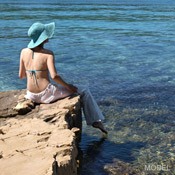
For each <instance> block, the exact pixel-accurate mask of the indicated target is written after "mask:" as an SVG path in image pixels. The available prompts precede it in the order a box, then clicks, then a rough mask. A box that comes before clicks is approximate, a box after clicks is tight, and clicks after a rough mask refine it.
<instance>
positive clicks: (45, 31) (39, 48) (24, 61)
mask: <svg viewBox="0 0 175 175" xmlns="http://www.w3.org/2000/svg"><path fill="white" fill-rule="evenodd" d="M54 30H55V23H49V24H42V23H39V22H37V23H34V24H33V25H32V26H31V27H30V28H29V30H28V36H29V37H30V38H31V41H30V43H29V44H28V48H25V49H22V51H21V55H20V67H19V77H20V78H21V79H22V78H27V94H26V96H25V97H26V98H27V99H31V100H32V101H34V102H36V103H51V102H54V101H56V100H59V99H62V98H65V97H67V96H70V95H72V94H73V93H79V94H80V98H81V101H82V107H83V112H84V115H85V119H86V122H87V124H88V125H92V126H93V127H95V128H98V129H100V130H101V131H102V132H104V133H106V134H107V131H106V130H105V129H104V127H103V124H102V122H101V121H102V120H103V119H104V116H103V115H102V113H101V111H100V109H99V107H98V105H97V103H96V102H95V100H94V98H93V96H92V94H91V92H90V91H89V90H88V89H87V88H86V89H79V88H77V87H75V86H74V85H72V84H68V83H67V82H65V81H64V80H63V79H62V78H61V77H60V76H59V75H58V74H57V71H56V68H55V59H54V54H53V52H52V51H50V50H47V49H45V48H44V44H45V43H47V42H48V41H49V38H51V37H52V36H53V34H54ZM49 75H50V77H51V78H52V79H53V80H54V81H55V82H56V83H57V84H58V85H59V86H58V85H53V84H51V83H50V79H49Z"/></svg>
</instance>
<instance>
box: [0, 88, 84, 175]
mask: <svg viewBox="0 0 175 175" xmlns="http://www.w3.org/2000/svg"><path fill="white" fill-rule="evenodd" d="M24 93H25V91H24V90H22V91H20V90H18V91H9V92H0V172H1V173H0V174H1V175H12V174H13V175H14V174H15V175H24V174H27V175H52V174H53V175H58V174H57V173H56V171H57V168H58V171H59V174H61V175H77V154H78V152H77V145H76V143H77V139H79V138H80V134H81V124H82V118H81V108H80V99H79V96H74V97H71V98H70V97H69V98H65V99H62V100H59V101H57V102H54V103H52V104H41V105H36V104H34V103H32V102H31V101H26V100H24V98H23V97H24V95H23V94H24ZM21 94H22V95H21ZM20 114H25V115H20ZM53 156H54V157H55V158H56V161H57V162H54V158H53ZM53 162H54V167H52V164H53ZM55 163H58V167H56V165H55ZM54 171H55V172H54Z"/></svg>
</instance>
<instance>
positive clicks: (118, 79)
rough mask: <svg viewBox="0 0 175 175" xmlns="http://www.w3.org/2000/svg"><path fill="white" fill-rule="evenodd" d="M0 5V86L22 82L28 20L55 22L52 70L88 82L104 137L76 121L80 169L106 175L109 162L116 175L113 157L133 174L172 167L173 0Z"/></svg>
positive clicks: (174, 130)
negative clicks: (20, 74)
mask: <svg viewBox="0 0 175 175" xmlns="http://www.w3.org/2000/svg"><path fill="white" fill-rule="evenodd" d="M0 11H1V16H0V22H1V25H0V38H1V41H0V53H1V56H0V91H7V90H14V89H22V88H26V81H25V80H20V79H19V78H18V68H19V56H20V51H21V49H22V48H24V47H26V46H27V44H28V43H29V41H30V39H29V38H28V37H27V30H28V28H29V27H30V26H31V25H32V24H33V23H34V22H43V23H49V22H55V23H56V30H55V34H54V37H53V38H52V39H50V40H49V43H47V44H46V47H47V48H48V49H51V50H52V51H53V52H54V54H55V60H56V68H57V71H58V73H59V74H60V75H61V76H62V77H63V78H64V79H65V80H66V81H68V82H70V83H73V84H75V85H77V86H78V85H82V84H83V85H86V86H89V88H90V89H91V91H92V94H93V95H94V97H95V99H96V100H97V103H98V104H99V106H100V108H101V110H102V112H103V113H104V115H105V116H106V120H105V126H106V128H107V130H108V131H109V134H108V138H107V139H103V138H101V133H100V132H99V131H98V130H96V129H94V128H92V127H90V126H86V123H85V121H84V122H83V135H82V141H81V143H80V152H82V154H81V156H82V158H83V159H82V160H83V161H82V169H81V172H80V174H81V175H89V174H91V175H107V174H110V172H111V168H110V167H112V168H113V169H114V172H113V174H115V173H116V172H117V168H116V164H117V162H120V163H121V162H122V166H123V167H129V168H130V169H132V170H133V169H136V170H138V171H139V173H140V172H141V173H147V172H149V171H150V172H151V173H152V174H156V173H157V174H158V173H160V172H161V173H162V174H167V175H168V173H169V174H171V173H172V174H173V172H174V164H175V137H174V135H175V114H174V113H175V2H174V1H173V0H167V1H166V0H164V1H163V0H161V1H159V0H154V1H150V0H140V1H134V0H125V1H114V0H113V1H112V0H110V1H105V0H103V1H83V0H82V1H81V0H79V1H69V0H67V1H58V0H50V1H46V0H40V1H33V0H31V1H30V2H26V1H24V0H16V1H12V0H11V1H10V0H6V1H2V0H1V1H0ZM149 165H150V167H152V166H153V167H157V166H159V167H160V166H161V165H163V166H166V167H168V170H169V171H168V172H167V171H162V169H161V170H160V171H159V170H157V169H156V170H152V169H151V170H148V166H149ZM145 167H147V169H145ZM128 171H131V170H128ZM139 173H138V174H139Z"/></svg>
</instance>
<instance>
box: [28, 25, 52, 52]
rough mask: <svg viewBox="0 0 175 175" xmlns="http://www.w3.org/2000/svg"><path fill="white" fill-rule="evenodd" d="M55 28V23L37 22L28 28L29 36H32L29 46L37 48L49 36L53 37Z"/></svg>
mask: <svg viewBox="0 0 175 175" xmlns="http://www.w3.org/2000/svg"><path fill="white" fill-rule="evenodd" d="M54 30H55V23H54V22H52V23H49V24H42V23H40V22H36V23H34V24H32V26H31V27H30V28H29V30H28V36H29V37H30V38H31V41H30V43H29V44H28V48H31V49H32V48H35V47H37V46H39V45H40V44H41V43H42V42H44V41H45V40H47V39H48V38H52V36H53V34H54Z"/></svg>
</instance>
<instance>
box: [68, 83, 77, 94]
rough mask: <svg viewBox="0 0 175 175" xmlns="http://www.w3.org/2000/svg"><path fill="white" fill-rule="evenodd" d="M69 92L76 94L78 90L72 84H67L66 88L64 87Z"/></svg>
mask: <svg viewBox="0 0 175 175" xmlns="http://www.w3.org/2000/svg"><path fill="white" fill-rule="evenodd" d="M66 88H67V89H68V90H69V91H71V92H72V93H76V92H77V90H78V88H77V87H76V86H74V85H72V84H68V86H67V87H66Z"/></svg>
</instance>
